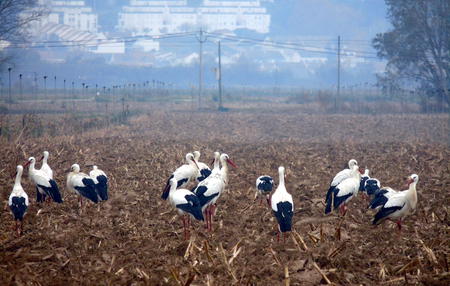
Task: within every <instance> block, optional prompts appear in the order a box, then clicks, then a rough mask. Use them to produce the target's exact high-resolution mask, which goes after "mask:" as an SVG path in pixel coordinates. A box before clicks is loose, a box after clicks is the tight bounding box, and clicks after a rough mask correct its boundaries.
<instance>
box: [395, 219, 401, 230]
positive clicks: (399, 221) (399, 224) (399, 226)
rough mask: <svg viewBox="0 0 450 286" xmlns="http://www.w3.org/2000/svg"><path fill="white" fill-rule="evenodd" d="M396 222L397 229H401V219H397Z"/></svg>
mask: <svg viewBox="0 0 450 286" xmlns="http://www.w3.org/2000/svg"><path fill="white" fill-rule="evenodd" d="M396 223H397V226H398V231H402V220H401V219H399V220H398V221H397V222H396Z"/></svg>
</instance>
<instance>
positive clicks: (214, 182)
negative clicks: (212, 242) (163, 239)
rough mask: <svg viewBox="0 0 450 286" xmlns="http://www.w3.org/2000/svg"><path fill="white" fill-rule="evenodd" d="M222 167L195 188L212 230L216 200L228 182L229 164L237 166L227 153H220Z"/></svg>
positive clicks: (208, 227) (207, 224)
mask: <svg viewBox="0 0 450 286" xmlns="http://www.w3.org/2000/svg"><path fill="white" fill-rule="evenodd" d="M220 163H221V165H222V168H221V169H220V171H219V172H218V173H216V174H215V175H214V176H209V177H208V178H206V179H205V180H203V181H202V182H200V183H199V184H198V186H197V187H196V188H195V189H194V193H195V194H196V195H197V197H198V199H199V200H200V204H201V206H202V211H203V212H204V213H205V217H206V228H207V229H208V230H209V231H212V216H213V215H214V214H215V210H216V207H217V206H216V202H217V199H218V198H219V197H220V195H221V194H222V193H223V192H224V190H225V187H226V186H227V184H228V164H230V165H231V166H233V167H235V168H237V166H236V165H235V164H234V162H233V161H231V159H230V157H229V156H228V155H227V154H225V153H224V154H221V155H220Z"/></svg>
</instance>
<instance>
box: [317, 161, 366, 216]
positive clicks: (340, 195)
mask: <svg viewBox="0 0 450 286" xmlns="http://www.w3.org/2000/svg"><path fill="white" fill-rule="evenodd" d="M350 171H351V173H350V175H349V177H347V178H346V179H344V180H343V181H341V182H340V183H339V184H337V185H336V186H335V187H332V188H330V189H329V190H328V192H327V196H326V200H325V203H326V206H325V213H326V214H328V213H330V212H331V211H332V210H335V209H337V208H340V211H341V214H342V215H345V213H346V212H347V206H346V204H347V203H348V202H349V201H350V200H351V199H352V198H353V197H356V196H357V195H358V190H359V184H360V181H361V173H360V172H359V167H358V165H353V167H352V168H351V169H350Z"/></svg>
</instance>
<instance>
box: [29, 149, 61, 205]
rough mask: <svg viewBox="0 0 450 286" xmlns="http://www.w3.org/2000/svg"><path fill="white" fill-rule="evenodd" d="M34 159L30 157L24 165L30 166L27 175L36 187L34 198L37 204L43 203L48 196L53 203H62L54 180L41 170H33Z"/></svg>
mask: <svg viewBox="0 0 450 286" xmlns="http://www.w3.org/2000/svg"><path fill="white" fill-rule="evenodd" d="M35 164H36V159H35V158H34V157H30V158H29V159H28V162H27V164H26V165H30V167H29V169H28V173H29V175H30V179H31V181H33V183H34V184H35V186H36V197H37V202H44V201H45V197H46V196H49V197H50V198H51V199H52V200H53V201H54V202H57V203H62V202H63V200H62V197H61V193H60V192H59V188H58V185H57V184H56V182H55V180H53V179H52V178H50V176H49V175H48V174H47V173H46V172H44V171H43V170H37V169H36V168H35Z"/></svg>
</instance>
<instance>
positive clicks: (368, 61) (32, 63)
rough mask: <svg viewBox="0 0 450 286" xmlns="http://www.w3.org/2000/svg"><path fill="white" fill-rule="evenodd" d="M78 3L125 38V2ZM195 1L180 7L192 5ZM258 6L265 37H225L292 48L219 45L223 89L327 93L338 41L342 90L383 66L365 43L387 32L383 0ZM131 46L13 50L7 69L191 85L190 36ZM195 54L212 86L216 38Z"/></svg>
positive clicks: (371, 78)
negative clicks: (113, 50) (119, 50)
mask: <svg viewBox="0 0 450 286" xmlns="http://www.w3.org/2000/svg"><path fill="white" fill-rule="evenodd" d="M85 2H86V5H87V6H90V7H91V8H93V12H94V13H97V14H98V25H99V27H98V30H99V32H101V33H104V34H105V35H106V37H118V38H120V37H126V36H128V35H125V34H123V33H120V32H119V31H117V23H118V13H119V12H120V11H121V9H122V6H124V5H128V4H129V1H125V0H120V1H119V0H108V1H95V0H88V1H85ZM199 3H201V1H188V4H189V5H190V6H193V7H195V6H198V5H199ZM261 6H262V7H265V8H266V9H267V13H268V14H270V17H271V22H270V27H269V30H270V31H269V32H268V33H257V32H255V31H251V30H245V29H243V30H236V31H232V32H234V35H237V36H239V37H245V38H251V39H258V40H264V39H266V40H268V41H272V42H283V43H286V42H290V43H295V45H296V47H298V49H296V48H294V49H291V48H280V47H271V46H267V45H259V44H255V43H245V42H243V43H237V42H233V41H226V40H222V75H223V78H222V83H223V85H224V86H226V87H231V86H259V87H282V86H287V87H291V86H292V87H306V88H333V87H334V86H335V85H336V82H337V55H336V54H337V37H338V35H340V36H341V48H342V58H341V61H342V62H341V68H342V70H341V85H342V86H351V85H363V84H366V85H367V83H370V84H374V83H375V82H376V78H375V73H377V72H381V71H383V69H384V62H383V61H380V60H379V59H377V58H376V54H375V51H374V50H373V48H372V47H371V40H372V39H373V38H374V36H375V35H376V33H379V32H384V31H386V30H387V29H388V28H389V26H390V24H389V22H388V21H387V20H386V6H385V3H384V1H378V0H344V1H342V0H295V1H294V0H278V1H277V0H275V1H261ZM49 8H50V9H51V8H52V7H49ZM227 33H230V32H227ZM42 36H43V35H38V37H36V39H35V41H42V40H43V39H44V40H49V39H52V38H49V37H47V38H43V37H42ZM133 44H134V43H133V42H127V43H126V54H125V55H119V56H118V55H108V54H102V55H99V54H93V53H87V52H84V51H83V49H81V48H79V49H77V48H70V49H68V48H61V47H47V48H45V47H40V48H29V49H25V50H23V49H21V50H17V51H16V54H15V58H14V63H13V64H12V65H13V68H14V72H15V74H18V73H22V74H24V77H29V78H32V77H34V76H35V75H36V74H37V76H38V77H41V76H42V75H48V77H49V78H52V77H53V75H58V77H59V78H63V77H64V78H67V79H68V81H72V80H75V81H77V82H79V81H84V82H86V83H90V84H91V86H92V85H93V84H94V83H95V84H98V85H99V86H103V85H106V86H109V85H113V84H120V83H129V82H142V81H147V80H148V81H152V80H154V79H157V80H160V81H164V82H166V83H167V84H170V85H173V86H176V87H179V88H187V87H192V86H197V85H198V52H199V43H198V41H197V38H196V36H195V35H192V36H186V37H180V38H173V39H162V40H160V41H159V44H160V49H159V51H148V52H142V51H140V52H136V49H135V47H134V46H133ZM311 50H314V52H312V51H311ZM203 52H204V54H203V56H204V58H203V71H204V84H205V86H206V87H208V86H215V85H216V79H215V74H214V68H216V66H217V39H215V38H211V37H209V38H207V41H206V42H205V44H204V46H203ZM4 68H6V67H4ZM100 75H101V76H100ZM1 78H2V79H0V84H2V85H3V86H5V84H6V80H5V78H6V71H5V70H3V71H2V73H1ZM14 79H15V77H14ZM57 84H58V86H59V85H61V84H62V82H60V81H58V82H57Z"/></svg>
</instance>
